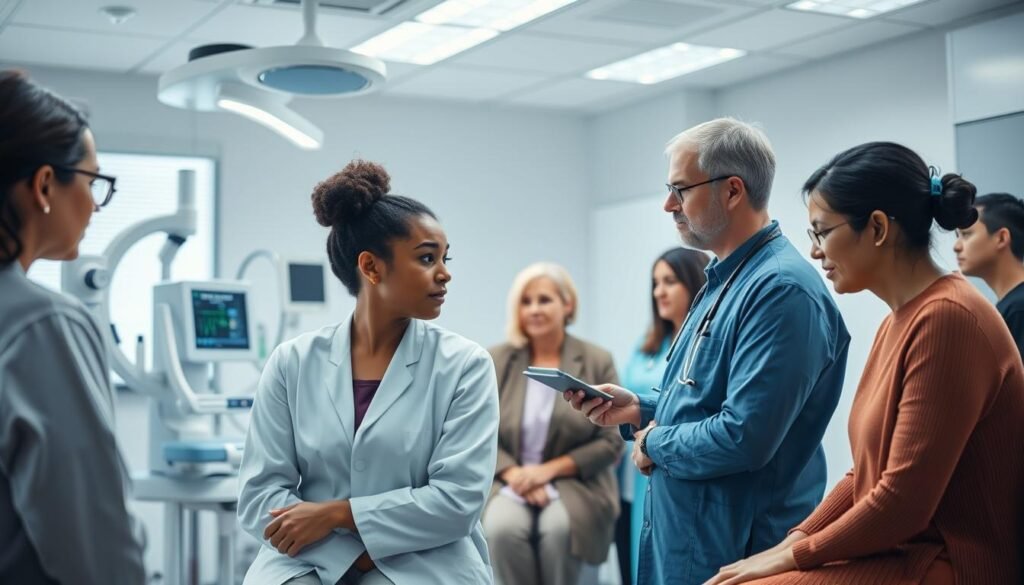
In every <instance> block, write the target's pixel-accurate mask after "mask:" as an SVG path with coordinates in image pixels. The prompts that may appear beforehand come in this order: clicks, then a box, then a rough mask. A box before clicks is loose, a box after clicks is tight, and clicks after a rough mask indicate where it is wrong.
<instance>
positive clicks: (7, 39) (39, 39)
mask: <svg viewBox="0 0 1024 585" xmlns="http://www.w3.org/2000/svg"><path fill="white" fill-rule="evenodd" d="M163 43H164V41H162V40H160V39H156V38H148V37H127V36H116V35H109V34H100V33H89V32H80V31H69V30H53V29H42V28H38V27H30V26H19V25H10V26H8V27H6V28H4V29H3V31H2V32H0V55H3V56H4V60H5V61H7V62H9V63H19V62H20V63H39V64H44V65H54V66H58V67H75V68H79V69H104V70H113V71H127V70H129V69H131V68H132V67H133V66H134V65H135V64H136V63H138V62H139V61H140V60H141V59H143V58H144V57H145V56H146V55H149V54H151V53H153V52H154V51H156V50H157V49H158V48H159V47H160V46H161V45H162V44H163Z"/></svg>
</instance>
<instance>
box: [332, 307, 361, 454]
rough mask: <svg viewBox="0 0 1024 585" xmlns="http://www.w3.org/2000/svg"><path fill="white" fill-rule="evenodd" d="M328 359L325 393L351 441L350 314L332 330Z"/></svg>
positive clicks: (353, 414)
mask: <svg viewBox="0 0 1024 585" xmlns="http://www.w3.org/2000/svg"><path fill="white" fill-rule="evenodd" d="M328 360H329V361H330V362H331V364H332V365H333V366H334V368H333V369H332V370H331V371H330V372H329V373H328V375H327V380H326V384H327V395H328V396H329V397H330V398H331V403H332V404H333V405H334V411H335V412H336V413H337V415H338V419H339V420H340V421H341V428H342V432H343V433H344V434H345V437H346V438H347V439H348V442H349V444H351V443H352V439H353V436H352V435H353V433H352V430H353V429H354V428H355V412H356V408H355V398H354V397H353V392H352V316H351V315H349V317H348V319H345V322H344V323H342V324H341V325H340V326H339V327H338V329H337V330H336V331H335V332H334V339H332V340H331V353H330V357H329V358H328Z"/></svg>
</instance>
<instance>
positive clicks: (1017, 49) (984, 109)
mask: <svg viewBox="0 0 1024 585" xmlns="http://www.w3.org/2000/svg"><path fill="white" fill-rule="evenodd" d="M1022 31H1024V12H1019V13H1017V14H1012V15H1009V16H1006V17H1004V18H1000V19H996V20H989V21H985V22H981V23H979V24H976V25H974V26H969V27H965V28H962V29H959V30H955V31H953V32H951V33H949V62H950V78H949V80H950V84H951V85H952V91H951V93H952V96H953V115H954V118H955V120H956V123H957V124H960V123H964V122H971V121H974V120H981V119H985V118H992V117H995V116H1003V115H1006V114H1012V113H1016V112H1020V111H1024V34H1021V33H1022Z"/></svg>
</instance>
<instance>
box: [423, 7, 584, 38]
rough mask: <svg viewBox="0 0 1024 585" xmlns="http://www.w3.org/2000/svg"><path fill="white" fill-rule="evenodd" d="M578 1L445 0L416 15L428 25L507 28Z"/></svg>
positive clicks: (502, 29) (505, 29)
mask: <svg viewBox="0 0 1024 585" xmlns="http://www.w3.org/2000/svg"><path fill="white" fill-rule="evenodd" d="M573 2H576V0H445V2H442V3H440V4H438V5H437V6H435V7H433V8H431V9H430V10H427V11H426V12H424V13H422V14H420V15H419V16H417V17H416V20H418V21H419V22H425V23H428V24H457V25H460V26H474V27H480V28H490V29H494V30H498V31H502V32H504V31H507V30H512V29H514V28H516V27H517V26H520V25H523V24H526V23H527V22H530V21H531V20H534V19H537V18H540V17H541V16H544V15H545V14H548V13H551V12H554V11H555V10H558V9H559V8H561V7H563V6H566V5H568V4H572V3H573Z"/></svg>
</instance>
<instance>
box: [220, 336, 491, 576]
mask: <svg viewBox="0 0 1024 585" xmlns="http://www.w3.org/2000/svg"><path fill="white" fill-rule="evenodd" d="M351 323H352V318H351V317H349V319H347V320H346V321H345V322H343V323H341V324H340V325H334V326H330V327H325V328H323V329H321V330H319V331H316V332H312V333H307V334H305V335H302V336H300V337H298V338H296V339H294V340H292V341H289V342H287V343H285V344H283V345H281V347H279V348H278V349H277V350H276V351H275V352H274V353H273V355H271V357H270V360H269V361H268V362H267V366H266V368H265V369H264V371H263V376H262V378H261V379H260V384H259V390H258V391H257V395H256V401H255V405H254V406H253V411H252V419H251V422H250V426H249V434H248V438H247V439H246V443H245V453H244V455H243V458H242V467H241V470H240V486H241V488H240V489H241V492H240V495H239V498H238V517H239V520H240V522H241V524H242V527H243V528H244V529H245V530H246V531H248V532H249V533H250V534H252V535H253V536H254V537H256V538H258V539H259V540H261V541H263V542H264V546H263V547H262V548H261V549H260V552H259V555H258V556H257V557H256V560H255V562H254V563H253V564H252V566H251V567H250V568H249V572H248V574H247V575H246V577H245V585H280V584H281V583H283V582H285V581H287V580H288V579H290V578H292V577H296V576H298V575H302V574H304V573H307V572H309V571H310V570H316V572H317V573H318V575H319V576H320V579H321V580H322V581H323V583H325V584H327V585H331V584H333V583H335V582H337V581H338V579H340V578H341V577H342V576H343V575H344V574H345V572H346V571H347V570H348V569H349V567H350V566H351V565H352V563H353V562H354V561H355V559H356V558H357V557H359V555H360V554H362V552H363V551H364V550H365V551H367V552H368V553H369V555H370V557H371V558H372V559H373V560H374V562H375V563H376V565H377V568H378V569H379V570H380V571H381V572H382V573H383V574H384V575H385V576H386V577H388V578H389V579H390V580H391V581H393V582H394V583H395V585H430V584H434V583H436V584H438V585H441V584H445V585H455V584H462V583H464V584H466V585H481V584H488V583H491V582H492V573H491V567H490V561H489V556H488V552H487V545H486V542H485V540H484V535H483V530H482V528H481V525H480V515H481V512H482V510H483V507H484V503H485V501H486V499H487V494H488V491H489V489H490V487H491V481H492V480H493V478H494V469H495V460H496V456H497V429H498V392H497V382H496V380H495V375H494V365H493V363H492V362H491V358H490V356H489V355H488V354H487V352H486V351H484V350H483V349H482V348H481V347H480V346H478V345H477V344H475V343H473V342H471V341H469V340H467V339H465V338H463V337H460V336H458V335H456V334H454V333H451V332H449V331H446V330H444V329H442V328H440V327H438V326H436V325H433V324H430V323H426V322H423V321H418V320H413V321H412V322H411V323H410V325H409V327H408V329H407V330H406V332H405V335H404V337H403V338H402V341H401V343H400V344H399V346H398V350H397V351H396V352H395V356H394V358H393V359H392V360H391V364H390V365H389V366H388V369H387V372H386V373H385V375H384V379H383V380H382V381H381V384H380V388H379V389H378V390H377V393H376V395H375V396H374V398H373V401H372V402H371V403H370V407H369V410H368V411H367V412H366V416H365V417H364V419H363V421H362V424H361V425H360V427H359V430H358V432H356V433H353V428H354V422H353V421H354V415H355V409H354V398H353V392H352V368H351V349H350V348H351ZM353 435H354V436H353ZM345 499H347V500H349V501H350V502H351V504H352V512H353V516H354V518H355V523H356V526H357V528H358V532H357V533H352V532H349V531H347V530H343V529H338V530H335V531H334V532H333V533H332V534H331V535H329V536H328V537H327V538H325V539H323V540H321V541H320V542H318V543H315V544H313V545H311V546H309V547H307V548H305V549H304V550H303V551H302V552H300V553H299V554H298V555H297V556H296V557H295V558H290V557H288V556H287V555H283V554H281V553H278V552H277V550H275V549H274V548H273V547H271V546H270V544H269V543H267V542H266V541H265V539H264V538H263V531H264V529H265V528H266V526H267V524H268V523H269V522H270V520H271V518H270V515H269V512H270V510H271V509H273V508H282V507H285V506H288V505H290V504H294V503H296V502H300V501H311V502H320V501H326V500H345Z"/></svg>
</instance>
